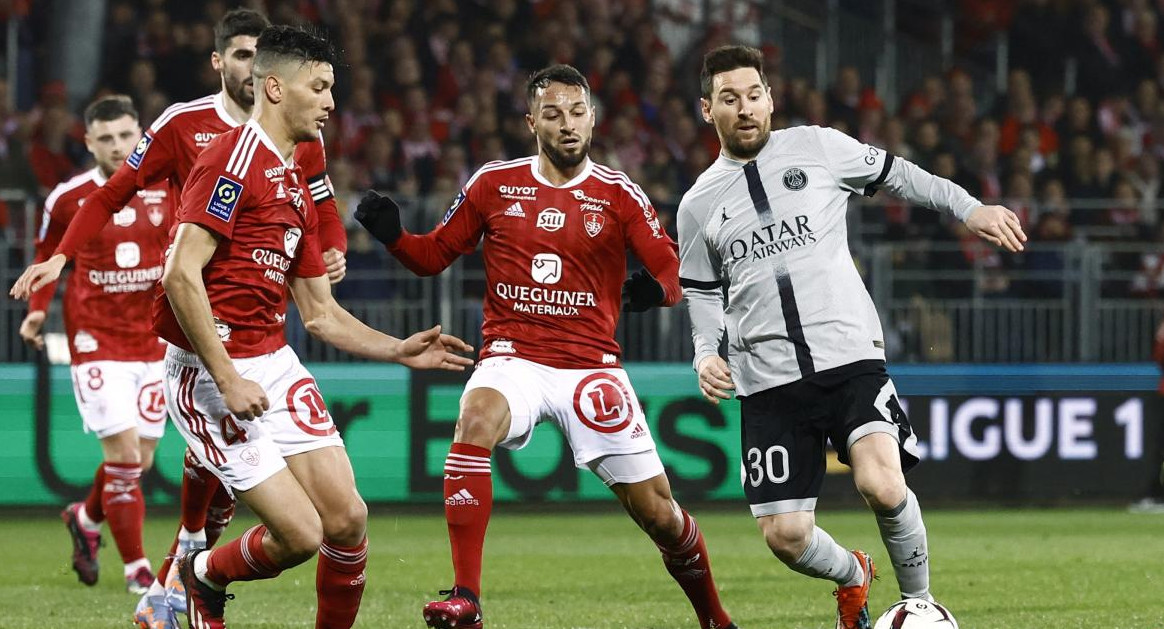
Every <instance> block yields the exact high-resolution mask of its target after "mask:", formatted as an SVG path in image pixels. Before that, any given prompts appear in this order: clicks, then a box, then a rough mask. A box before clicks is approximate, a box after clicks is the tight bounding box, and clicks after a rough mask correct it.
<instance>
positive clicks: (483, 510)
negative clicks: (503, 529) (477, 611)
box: [445, 443, 493, 596]
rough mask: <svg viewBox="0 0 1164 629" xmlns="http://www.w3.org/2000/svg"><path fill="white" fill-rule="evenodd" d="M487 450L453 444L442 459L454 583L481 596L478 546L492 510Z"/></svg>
mask: <svg viewBox="0 0 1164 629" xmlns="http://www.w3.org/2000/svg"><path fill="white" fill-rule="evenodd" d="M489 455H490V451H489V450H487V449H485V448H481V447H478V446H474V445H469V444H467V443H454V444H453V446H452V447H451V448H449V456H448V458H447V459H445V521H446V522H447V523H448V525H449V543H450V545H451V546H452V549H453V575H454V579H453V581H454V583H455V584H456V585H458V586H460V587H464V588H468V589H470V590H472V591H473V593H474V594H476V595H477V596H480V595H481V549H482V547H483V546H484V545H485V529H486V528H487V527H488V526H489V515H490V513H492V511H493V475H492V474H491V472H490V466H489Z"/></svg>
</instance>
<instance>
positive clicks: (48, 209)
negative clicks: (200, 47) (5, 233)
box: [20, 96, 173, 594]
mask: <svg viewBox="0 0 1164 629" xmlns="http://www.w3.org/2000/svg"><path fill="white" fill-rule="evenodd" d="M85 130H86V133H85V145H86V147H88V149H89V152H90V153H92V155H93V157H94V159H95V161H96V162H97V166H96V167H95V168H93V169H92V170H89V171H86V172H84V173H82V174H80V175H77V176H76V177H73V178H72V179H70V180H69V181H67V182H65V183H62V184H61V185H59V186H57V187H56V189H55V190H53V191H52V194H50V195H49V197H48V200H47V201H46V202H45V206H44V221H43V223H42V224H41V229H40V235H39V237H38V239H37V242H36V259H37V260H38V261H39V260H44V259H46V258H48V256H49V254H50V253H51V252H52V251H53V249H54V248H55V247H56V246H57V243H58V242H59V241H60V239H61V235H62V234H63V233H64V231H65V228H66V227H67V226H68V225H69V223H70V221H72V220H73V217H74V216H75V215H76V214H77V211H78V210H79V209H80V207H81V204H82V202H83V201H84V199H85V198H86V195H88V194H89V193H90V192H92V191H94V190H96V189H97V188H99V187H100V186H101V185H102V184H103V183H104V182H105V181H106V180H107V179H108V178H109V176H110V175H111V174H113V171H115V170H116V169H117V165H118V164H120V163H121V161H122V160H124V159H125V157H126V155H128V154H129V152H130V151H132V150H133V147H134V145H135V144H137V141H138V138H140V137H141V126H139V124H138V118H137V111H135V110H134V108H133V103H132V102H130V100H129V98H128V97H125V96H109V97H106V98H102V99H99V100H97V101H95V102H93V103H92V104H91V105H89V107H88V108H87V109H86V110H85ZM172 202H173V199H172V198H171V197H170V194H169V190H168V188H167V187H166V186H151V187H149V188H146V189H143V190H140V191H138V193H137V194H135V195H134V196H133V197H132V198H130V199H129V201H128V203H126V205H125V207H124V209H122V210H121V211H120V212H118V213H117V214H114V215H113V217H112V218H108V217H107V219H106V222H105V224H104V225H101V226H100V229H98V230H97V231H96V233H95V234H93V238H92V240H90V242H89V244H88V245H86V246H85V247H83V248H82V249H81V250H80V251H78V252H77V256H76V266H75V268H74V270H73V273H72V275H70V276H69V282H68V284H67V286H66V288H65V296H64V306H65V330H66V332H67V334H68V337H69V353H70V356H71V360H72V372H73V393H74V394H75V395H76V398H77V408H78V409H79V410H80V412H81V419H82V421H83V422H84V426H85V431H86V432H93V433H96V435H97V438H98V439H100V440H101V454H102V463H101V465H99V466H98V467H97V473H96V475H95V477H94V479H93V486H92V487H91V488H90V490H89V495H88V497H87V498H85V500H84V502H77V503H73V504H71V505H69V506H68V507H67V508H66V509H65V510H64V512H63V513H61V517H62V518H63V519H64V521H65V526H66V527H68V529H69V534H70V535H71V536H72V538H73V570H75V571H76V572H77V576H78V578H79V579H80V580H81V582H82V583H84V584H86V585H94V584H95V583H97V575H98V572H97V570H98V565H97V547H98V545H99V543H100V530H101V523H102V522H105V521H108V522H109V529H110V532H111V533H112V534H113V539H114V541H115V542H117V550H118V552H119V553H120V554H121V560H122V561H123V562H124V563H125V584H126V588H127V589H128V590H129V591H130V592H133V593H136V594H141V593H144V592H145V591H146V589H147V588H148V587H149V586H150V584H151V583H152V582H153V580H154V575H153V572H151V570H150V561H149V559H147V558H146V556H145V552H144V551H143V550H142V536H141V529H142V522H143V520H144V518H145V502H144V499H143V497H142V492H141V486H140V481H141V475H142V473H143V472H144V471H146V470H148V469H149V468H150V466H151V465H152V464H153V459H154V449H155V448H156V447H157V443H158V439H160V438H161V437H162V434H163V432H164V431H165V426H166V410H165V405H164V402H163V400H162V354H163V352H164V350H165V346H164V345H163V344H162V343H161V341H159V340H158V336H157V335H156V334H154V333H153V331H152V330H150V326H149V315H150V303H151V302H152V297H153V291H154V285H155V284H156V283H157V280H158V278H160V277H161V275H162V252H163V250H164V249H165V247H166V244H167V242H168V241H169V238H168V230H169V227H170V225H169V221H170V218H171V209H170V206H171V203H172ZM55 292H56V282H52V283H50V284H47V285H45V286H44V287H43V288H41V289H40V290H38V291H36V292H35V293H33V294H32V296H31V298H30V300H29V305H28V315H27V316H26V317H25V318H24V322H23V323H21V325H20V336H21V338H23V339H24V341H25V342H27V343H28V344H29V345H31V346H33V347H35V348H37V349H42V348H43V347H44V338H43V336H42V335H41V328H42V327H43V325H44V320H45V315H46V313H47V311H48V307H49V304H50V303H51V302H52V298H53V293H55Z"/></svg>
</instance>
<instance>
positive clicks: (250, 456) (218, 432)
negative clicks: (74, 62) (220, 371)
mask: <svg viewBox="0 0 1164 629" xmlns="http://www.w3.org/2000/svg"><path fill="white" fill-rule="evenodd" d="M234 363H235V368H236V369H238V371H239V374H240V375H241V376H242V377H244V378H248V379H254V378H255V377H257V375H258V373H257V372H259V371H261V365H258V366H257V367H259V368H258V369H256V368H255V367H256V365H255V364H254V362H253V360H252V359H243V360H236V361H234ZM165 383H166V384H165V396H166V407H167V409H168V411H169V413H170V417H171V420H172V421H173V424H174V427H175V428H177V430H178V432H179V433H180V434H181V435H182V437H183V439H185V440H186V445H187V446H188V447H189V451H190V452H191V453H192V454H193V455H194V457H195V458H196V459H197V460H198V462H199V463H201V464H202V465H203V466H204V467H205V468H206V469H209V470H210V471H211V472H212V473H213V474H214V475H215V476H217V477H218V479H219V480H221V481H222V482H223V484H224V485H226V486H227V487H229V488H231V490H233V491H236V492H238V491H246V490H249V489H251V488H253V487H255V486H257V485H258V484H259V483H261V482H263V481H265V480H266V479H268V478H270V477H272V476H274V475H275V474H276V473H278V472H279V471H280V470H282V469H284V468H286V463H284V461H283V454H282V452H281V451H280V448H279V445H278V444H277V442H276V441H275V438H274V435H273V434H272V430H271V429H270V427H269V425H268V422H267V421H266V416H265V415H264V416H263V417H259V418H256V419H255V420H251V421H244V420H240V419H236V418H235V417H234V416H233V415H232V414H231V413H230V411H229V410H228V409H227V408H226V404H225V401H224V400H223V399H222V395H221V393H219V391H218V386H217V385H216V384H215V383H214V380H213V379H212V378H211V377H210V374H209V373H208V372H207V371H206V369H205V368H204V367H202V365H201V362H200V361H198V359H197V357H196V356H194V355H193V354H192V353H190V352H185V351H183V350H180V349H178V348H175V347H171V348H170V349H169V350H168V352H167V355H166V380H165ZM261 384H262V383H261V382H260V385H261ZM268 397H270V392H269V391H268Z"/></svg>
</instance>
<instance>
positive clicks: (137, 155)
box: [125, 133, 154, 170]
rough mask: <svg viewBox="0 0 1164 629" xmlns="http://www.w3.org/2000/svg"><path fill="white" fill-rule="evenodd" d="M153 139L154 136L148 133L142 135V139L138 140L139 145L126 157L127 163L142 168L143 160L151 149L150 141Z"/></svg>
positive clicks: (133, 167) (134, 167)
mask: <svg viewBox="0 0 1164 629" xmlns="http://www.w3.org/2000/svg"><path fill="white" fill-rule="evenodd" d="M153 141H154V138H153V137H152V136H151V135H150V134H148V133H147V134H145V135H143V136H141V139H140V140H138V141H137V146H135V147H134V148H133V152H132V153H130V154H129V157H127V158H125V163H126V164H129V167H130V168H132V169H134V170H137V169H138V168H141V160H142V158H144V157H145V154H146V151H148V150H149V148H150V142H153Z"/></svg>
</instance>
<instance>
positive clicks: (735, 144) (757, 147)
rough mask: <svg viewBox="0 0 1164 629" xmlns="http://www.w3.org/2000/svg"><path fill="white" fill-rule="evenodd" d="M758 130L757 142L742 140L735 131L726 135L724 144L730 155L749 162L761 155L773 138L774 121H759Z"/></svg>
mask: <svg viewBox="0 0 1164 629" xmlns="http://www.w3.org/2000/svg"><path fill="white" fill-rule="evenodd" d="M756 130H757V131H759V133H758V134H757V135H756V139H755V140H741V139H740V136H739V134H738V133H737V131H736V130H735V129H732V130H730V131H729V132H728V133H725V134H724V136H723V143H724V145H725V146H726V147H727V150H728V153H729V154H731V155H733V156H735V157H736V158H738V159H740V160H743V161H749V160H751V159H754V158H755V157H756V156H757V155H759V154H760V151H762V150H764V145H765V144H767V143H768V138H769V137H771V132H772V121H771V120H757V121H756Z"/></svg>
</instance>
